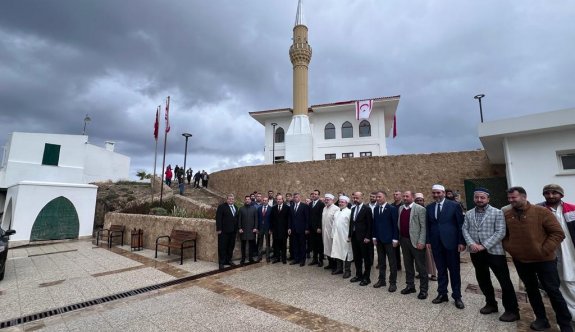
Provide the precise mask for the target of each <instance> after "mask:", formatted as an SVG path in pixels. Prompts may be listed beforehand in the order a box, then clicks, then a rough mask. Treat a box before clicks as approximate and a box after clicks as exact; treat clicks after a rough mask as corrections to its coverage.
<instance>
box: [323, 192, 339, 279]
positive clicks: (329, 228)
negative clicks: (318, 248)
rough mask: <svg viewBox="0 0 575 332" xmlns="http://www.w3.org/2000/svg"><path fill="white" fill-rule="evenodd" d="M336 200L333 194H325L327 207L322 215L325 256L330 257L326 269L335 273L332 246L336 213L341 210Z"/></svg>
mask: <svg viewBox="0 0 575 332" xmlns="http://www.w3.org/2000/svg"><path fill="white" fill-rule="evenodd" d="M334 200H335V197H334V196H333V195H332V194H325V196H324V201H325V207H324V208H323V212H322V214H321V225H322V233H321V234H322V237H323V254H324V255H326V256H327V257H328V258H327V262H328V264H327V266H326V267H325V268H324V269H326V270H331V271H332V272H335V270H336V268H337V263H336V261H335V260H334V259H333V258H332V257H331V246H332V243H333V234H332V233H333V220H334V218H335V213H336V212H338V211H339V208H338V207H337V206H335V205H334V204H333V203H334Z"/></svg>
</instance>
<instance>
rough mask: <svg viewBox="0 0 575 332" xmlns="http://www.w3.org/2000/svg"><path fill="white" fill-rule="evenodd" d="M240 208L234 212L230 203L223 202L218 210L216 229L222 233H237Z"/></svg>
mask: <svg viewBox="0 0 575 332" xmlns="http://www.w3.org/2000/svg"><path fill="white" fill-rule="evenodd" d="M237 217H238V210H237V209H236V214H235V215H233V214H232V209H231V208H230V206H229V205H228V203H223V204H220V205H219V206H218V209H217V210H216V230H217V231H221V232H222V233H235V232H237V231H238V218H237Z"/></svg>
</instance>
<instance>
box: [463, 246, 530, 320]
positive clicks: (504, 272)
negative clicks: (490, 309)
mask: <svg viewBox="0 0 575 332" xmlns="http://www.w3.org/2000/svg"><path fill="white" fill-rule="evenodd" d="M470 256H471V263H473V267H474V268H475V278H476V279H477V283H478V284H479V288H481V292H483V295H485V303H487V304H489V305H493V306H497V300H495V290H494V289H493V284H492V283H491V275H490V273H489V269H491V271H493V274H494V275H495V278H497V281H499V285H501V292H502V298H503V307H504V308H505V311H506V312H513V313H517V312H519V306H518V304H517V296H515V288H514V287H513V283H512V282H511V278H510V277H509V268H508V267H507V259H506V258H505V255H492V254H490V253H489V252H487V250H482V251H480V252H478V253H471V254H470Z"/></svg>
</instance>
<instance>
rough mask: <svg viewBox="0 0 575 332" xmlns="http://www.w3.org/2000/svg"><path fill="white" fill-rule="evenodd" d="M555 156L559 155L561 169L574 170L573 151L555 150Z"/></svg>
mask: <svg viewBox="0 0 575 332" xmlns="http://www.w3.org/2000/svg"><path fill="white" fill-rule="evenodd" d="M557 156H558V157H559V164H560V166H561V169H562V170H564V171H573V170H575V151H573V150H571V151H559V152H557Z"/></svg>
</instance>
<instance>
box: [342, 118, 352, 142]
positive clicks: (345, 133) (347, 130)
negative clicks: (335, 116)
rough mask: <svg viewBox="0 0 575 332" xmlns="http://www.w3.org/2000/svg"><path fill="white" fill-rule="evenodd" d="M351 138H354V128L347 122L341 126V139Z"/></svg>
mask: <svg viewBox="0 0 575 332" xmlns="http://www.w3.org/2000/svg"><path fill="white" fill-rule="evenodd" d="M351 137H353V126H352V125H351V123H350V122H349V121H346V122H344V123H343V124H342V125H341V138H351Z"/></svg>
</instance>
